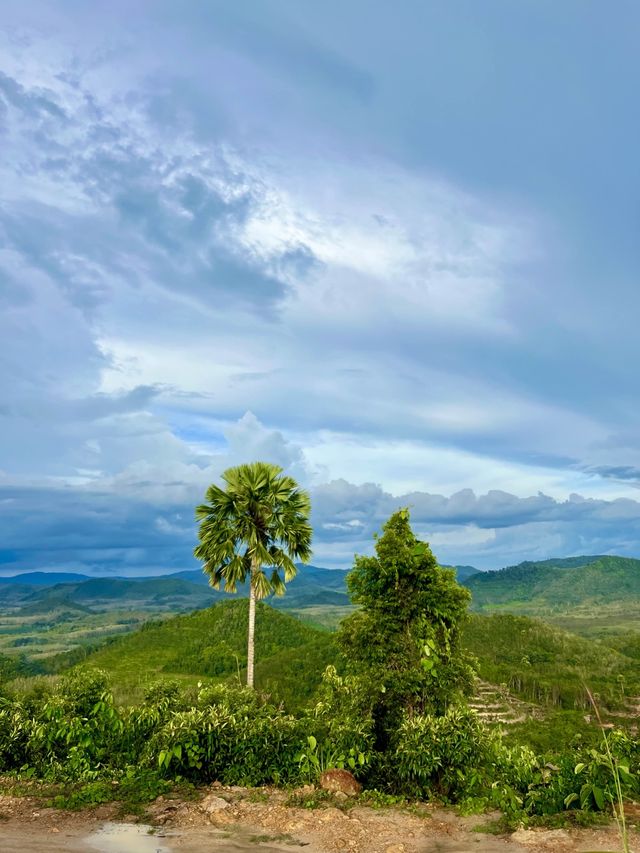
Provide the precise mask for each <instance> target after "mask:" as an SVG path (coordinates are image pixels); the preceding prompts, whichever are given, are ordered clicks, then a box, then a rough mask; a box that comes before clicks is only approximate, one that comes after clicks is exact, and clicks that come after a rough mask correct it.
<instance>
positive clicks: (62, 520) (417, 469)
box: [0, 0, 640, 574]
mask: <svg viewBox="0 0 640 853" xmlns="http://www.w3.org/2000/svg"><path fill="white" fill-rule="evenodd" d="M639 26H640V7H639V6H638V4H637V3H635V2H626V0H617V2H616V3H613V4H611V3H605V2H600V0H598V2H596V0H575V2H574V0H565V2H563V3H552V2H545V0H535V2H533V0H532V2H528V0H520V2H518V3H513V2H510V0H483V2H481V3H478V2H476V0H464V1H463V0H449V2H447V3H440V2H412V0H403V2H399V3H395V4H392V5H389V4H372V3H370V2H360V0H350V2H348V3H337V2H332V0H328V2H325V3H322V4H318V3H311V2H306V0H302V2H301V0H296V1H295V2H294V0H290V2H285V0H255V2H252V3H246V4H238V3H231V2H229V0H225V2H215V1H212V2H195V0H194V2H189V3H178V2H163V0H154V2H144V0H140V2H137V3H135V4H131V3H124V2H110V3H100V2H99V3H92V4H87V3H84V2H75V0H65V2H46V3H39V2H37V0H32V2H29V3H28V4H25V3H23V2H12V0H7V2H5V3H3V15H2V22H1V25H0V27H1V29H0V146H1V150H2V157H1V158H0V186H1V188H2V191H1V196H0V531H1V536H0V572H1V573H3V574H13V573H15V572H17V571H21V570H30V569H36V568H37V569H63V568H64V569H72V570H78V571H86V572H95V573H116V574H138V573H153V572H159V571H162V572H164V571H171V570H177V569H182V568H186V567H190V566H192V565H195V564H194V562H193V558H192V556H191V551H192V547H193V544H194V536H195V524H194V520H193V507H194V505H195V504H196V503H198V502H199V501H200V500H201V498H202V495H203V493H204V490H205V488H206V486H207V485H208V484H209V483H210V482H212V481H215V480H216V479H217V478H218V476H219V474H220V472H221V471H222V470H224V468H226V467H228V466H229V465H231V464H236V463H239V462H243V461H249V460H251V459H256V458H261V459H268V460H271V461H274V462H277V463H279V464H282V465H283V466H285V467H286V468H287V470H289V471H290V472H291V473H292V474H294V476H296V477H297V478H298V479H299V480H300V482H301V483H303V484H304V485H305V486H306V487H307V488H309V489H310V490H311V493H312V501H313V522H314V528H315V542H314V562H316V563H317V564H320V565H329V566H344V567H346V566H349V565H350V563H351V560H352V557H353V554H354V552H359V553H363V552H367V551H369V550H370V548H371V542H372V534H373V532H374V531H376V530H377V529H379V527H380V525H381V524H382V522H383V521H384V519H385V518H386V517H387V516H388V515H389V514H390V513H391V512H392V511H393V510H394V509H395V508H396V507H398V506H403V505H408V506H410V507H411V508H412V518H413V521H414V525H415V527H416V529H417V530H418V532H419V533H420V534H421V535H422V536H423V537H424V538H426V539H428V540H429V541H430V542H431V544H432V547H433V549H434V551H435V553H436V555H437V556H438V557H439V558H440V559H441V560H442V561H443V562H456V563H472V564H474V565H478V566H480V567H483V568H492V567H499V566H502V565H506V564H511V563H515V562H518V561H520V560H523V559H536V558H543V557H547V556H551V555H558V556H565V555H570V554H578V553H618V554H627V555H633V556H640V493H639V492H638V484H639V483H640V438H639V436H640V431H639V426H640V407H639V405H638V400H639V399H640V396H639V390H640V389H639V387H638V386H639V384H640V380H639V378H638V377H639V374H638V370H637V364H638V357H639V355H640V353H639V349H640V346H639V344H638V334H637V331H636V326H637V318H638V316H640V288H639V283H640V282H639V275H638V274H639V271H640V258H639V249H638V247H639V246H640V241H639V240H638V225H639V219H640V170H639V169H638V161H637V148H638V139H639V137H640V112H639V111H638V110H637V109H636V101H637V92H638V89H639V85H640V60H639V59H638V56H637V49H636V41H637V33H638V28H639Z"/></svg>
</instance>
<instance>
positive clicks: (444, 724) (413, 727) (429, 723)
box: [391, 706, 490, 799]
mask: <svg viewBox="0 0 640 853" xmlns="http://www.w3.org/2000/svg"><path fill="white" fill-rule="evenodd" d="M489 744H490V739H489V735H488V734H487V732H486V730H485V729H484V727H483V725H482V723H481V722H480V721H479V719H478V717H477V715H476V714H475V713H474V712H473V711H470V710H468V709H467V708H465V707H463V706H461V707H454V708H450V709H449V710H448V711H447V712H446V713H445V714H443V715H441V716H434V715H431V714H424V715H422V714H419V715H416V716H414V717H410V718H406V719H405V720H404V721H403V722H402V725H401V727H400V730H399V732H398V735H397V739H396V742H395V747H394V749H393V752H392V755H391V767H392V768H393V771H394V776H395V780H394V782H395V785H394V787H397V789H398V791H399V792H402V793H406V794H408V795H410V796H414V797H427V798H428V797H430V796H433V795H436V796H439V797H446V798H448V799H449V798H455V797H456V796H457V795H458V794H460V793H461V792H462V791H464V790H465V789H466V788H467V787H468V775H469V774H470V773H471V772H472V771H473V769H474V768H478V767H481V766H483V765H485V764H486V763H487V760H488V753H489Z"/></svg>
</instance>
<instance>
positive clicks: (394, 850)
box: [385, 844, 407, 853]
mask: <svg viewBox="0 0 640 853" xmlns="http://www.w3.org/2000/svg"><path fill="white" fill-rule="evenodd" d="M406 849H407V848H406V847H405V846H404V844H389V846H388V847H387V848H386V850H385V853H404V851H405V850H406Z"/></svg>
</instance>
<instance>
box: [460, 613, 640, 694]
mask: <svg viewBox="0 0 640 853" xmlns="http://www.w3.org/2000/svg"><path fill="white" fill-rule="evenodd" d="M464 643H465V646H466V648H467V649H468V650H469V651H470V652H471V653H472V654H474V655H475V656H476V658H477V661H478V674H479V676H480V678H482V679H483V680H484V681H488V682H491V683H493V684H504V685H506V687H507V688H508V689H509V690H511V691H512V692H513V693H515V694H516V695H518V696H519V697H521V698H523V699H527V700H529V701H531V702H535V703H537V704H542V705H552V706H555V707H558V708H566V709H572V708H585V709H586V708H587V706H588V700H587V697H586V691H585V685H586V686H588V687H589V689H590V690H591V691H592V692H593V693H594V694H597V695H598V696H599V699H600V701H601V702H602V703H603V704H604V705H605V706H607V707H609V708H612V709H613V708H621V707H624V705H625V701H626V697H627V696H629V695H633V694H637V693H638V692H639V691H640V672H639V671H638V661H637V659H636V660H634V659H633V656H632V654H629V653H628V651H629V650H626V649H625V651H627V654H623V653H622V651H618V650H615V649H613V648H611V647H609V646H608V645H606V644H605V643H604V642H602V641H600V640H591V639H585V638H584V637H578V636H575V635H573V634H570V633H568V632H567V631H563V630H561V629H559V628H555V627H553V626H551V625H548V624H547V623H545V622H543V621H541V620H539V619H531V618H529V617H526V616H513V615H510V614H495V615H492V616H483V615H475V614H473V615H471V617H470V619H469V621H468V623H467V625H466V626H465V630H464Z"/></svg>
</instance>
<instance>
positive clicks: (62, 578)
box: [0, 572, 89, 586]
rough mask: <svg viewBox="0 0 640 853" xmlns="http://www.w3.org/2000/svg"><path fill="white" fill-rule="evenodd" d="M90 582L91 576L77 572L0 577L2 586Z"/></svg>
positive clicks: (27, 573) (30, 573)
mask: <svg viewBox="0 0 640 853" xmlns="http://www.w3.org/2000/svg"><path fill="white" fill-rule="evenodd" d="M83 580H89V575H80V574H76V573H75V572H24V573H23V574H21V575H9V576H8V577H0V586H4V585H7V586H10V585H12V584H21V585H26V586H54V585H55V584H57V583H78V582H79V581H83Z"/></svg>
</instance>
